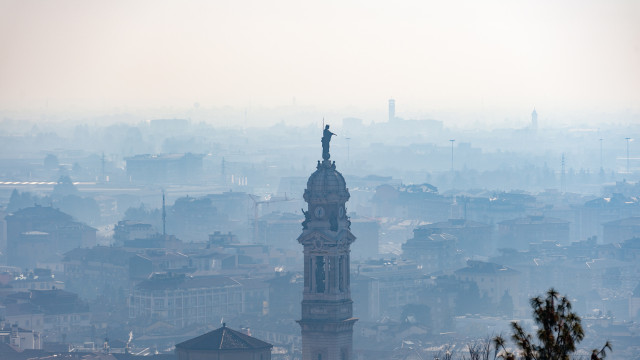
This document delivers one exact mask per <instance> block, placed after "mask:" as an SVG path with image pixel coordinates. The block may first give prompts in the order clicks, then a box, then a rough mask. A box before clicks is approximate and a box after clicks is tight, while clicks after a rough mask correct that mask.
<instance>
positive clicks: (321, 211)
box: [314, 206, 324, 219]
mask: <svg viewBox="0 0 640 360" xmlns="http://www.w3.org/2000/svg"><path fill="white" fill-rule="evenodd" d="M314 214H315V215H316V217H317V218H318V219H322V218H323V217H324V208H323V207H322V206H318V207H317V208H316V210H315V211H314Z"/></svg>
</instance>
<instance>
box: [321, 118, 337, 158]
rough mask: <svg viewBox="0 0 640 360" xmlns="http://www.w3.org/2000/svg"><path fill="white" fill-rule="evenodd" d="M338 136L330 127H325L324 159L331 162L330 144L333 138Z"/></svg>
mask: <svg viewBox="0 0 640 360" xmlns="http://www.w3.org/2000/svg"><path fill="white" fill-rule="evenodd" d="M334 135H335V136H337V135H336V134H334V133H332V132H331V131H329V125H326V126H325V127H324V131H323V132H322V159H324V160H329V158H330V157H331V155H330V154H329V142H330V141H331V136H334Z"/></svg>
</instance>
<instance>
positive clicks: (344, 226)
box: [298, 125, 357, 360]
mask: <svg viewBox="0 0 640 360" xmlns="http://www.w3.org/2000/svg"><path fill="white" fill-rule="evenodd" d="M327 127H328V125H327ZM327 138H328V139H330V138H331V135H330V136H327ZM322 145H323V159H324V161H323V162H322V163H320V161H318V166H317V170H316V171H315V172H314V173H313V174H311V176H310V177H309V180H308V182H307V188H306V189H305V191H304V200H305V202H306V203H307V205H308V207H307V211H304V209H303V210H302V212H303V213H304V215H305V220H304V222H303V223H302V234H301V235H300V236H299V237H298V242H299V243H300V244H301V245H302V246H303V247H304V249H303V253H304V291H303V295H302V319H300V320H298V324H300V327H301V332H302V359H304V360H307V359H309V360H311V359H313V360H316V359H322V360H342V359H351V354H352V350H353V325H354V324H355V322H356V321H357V319H356V318H354V317H353V301H352V300H351V287H350V274H349V268H350V253H351V250H350V245H351V243H353V241H355V236H354V235H353V234H352V233H351V229H350V228H351V221H350V220H349V217H348V216H347V215H346V206H345V204H346V202H347V201H348V200H349V197H350V195H349V189H347V186H346V183H345V180H344V177H343V176H342V174H341V173H340V172H338V171H337V170H336V168H335V163H333V162H331V161H329V156H328V155H329V154H328V152H329V151H328V141H327V144H326V145H327V147H326V149H325V137H323V142H322ZM325 150H326V151H325ZM325 155H326V156H325Z"/></svg>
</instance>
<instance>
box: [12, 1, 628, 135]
mask: <svg viewBox="0 0 640 360" xmlns="http://www.w3.org/2000/svg"><path fill="white" fill-rule="evenodd" d="M0 6H1V8H0V20H1V21H0V24H1V25H0V30H1V31H0V34H1V35H0V43H2V44H3V45H2V46H3V56H2V59H0V78H2V79H3V81H2V84H1V85H0V111H2V114H22V113H26V114H29V115H31V116H39V115H41V114H43V113H44V114H47V115H49V116H50V117H51V115H53V114H55V115H57V116H56V118H58V119H64V118H65V117H70V116H72V115H76V116H78V113H81V114H82V115H84V116H86V115H87V114H90V113H91V112H94V113H100V114H105V113H107V114H108V113H113V112H117V113H122V112H134V113H135V112H138V111H142V110H146V111H148V112H151V111H156V113H158V114H159V113H161V111H160V112H158V111H157V110H158V109H162V110H165V111H167V110H168V111H167V112H172V113H173V114H176V116H179V117H184V116H186V115H187V114H188V113H187V111H188V110H189V109H192V107H193V105H194V104H195V103H197V104H199V106H200V107H201V108H205V109H210V108H223V107H228V106H230V107H233V108H236V109H237V112H238V113H244V111H245V110H247V111H248V114H249V115H248V118H249V120H250V121H249V124H251V125H260V124H262V123H263V120H261V119H260V118H259V116H253V115H254V114H253V110H254V109H256V110H259V109H262V108H268V109H272V108H279V107H289V106H292V105H293V104H296V105H298V106H300V107H306V108H309V107H310V108H312V110H311V113H312V114H313V115H314V116H316V117H317V116H318V114H323V113H324V114H339V115H341V116H345V117H346V116H358V117H363V116H362V115H363V114H366V115H369V116H367V117H368V118H370V121H384V118H383V117H380V116H376V115H375V114H376V112H384V106H383V104H384V101H385V100H386V99H387V98H390V97H393V98H398V99H403V104H404V107H405V111H406V113H407V114H409V116H410V117H422V116H424V115H429V116H444V117H448V118H453V116H451V113H455V114H457V115H459V116H458V117H457V119H456V120H457V121H456V122H457V123H460V122H462V123H463V124H471V123H473V122H474V121H480V122H481V125H482V123H485V122H486V123H488V124H495V123H501V122H502V121H503V120H504V119H505V118H514V117H516V118H517V116H518V115H519V114H521V113H522V111H523V109H531V108H533V107H534V106H535V107H537V108H544V109H546V111H545V113H546V114H547V116H549V117H551V116H553V119H552V120H550V121H549V124H554V125H555V124H557V123H558V122H560V123H569V124H579V123H580V122H581V121H584V120H588V121H590V122H591V123H594V122H599V121H600V122H607V123H610V122H618V121H626V122H630V121H633V118H632V117H631V116H630V115H631V114H635V115H637V113H638V111H639V110H640V108H639V107H638V104H640V85H639V84H640V70H639V69H638V66H637V64H638V63H640V45H638V44H639V43H640V41H639V37H640V35H639V34H640V24H639V22H638V21H637V14H638V13H640V4H638V3H637V2H636V1H612V2H608V1H563V2H551V1H549V2H547V1H543V2H536V1H524V2H518V3H512V2H505V1H483V2H474V1H452V2H445V3H443V2H418V1H401V2H387V1H367V2H366V3H362V2H357V1H346V2H344V1H329V2H323V3H318V4H305V3H299V2H296V1H278V2H262V1H234V2H231V3H227V2H209V1H187V2H171V1H160V2H157V1H151V2H146V1H140V2H135V3H131V2H126V1H116V2H99V3H86V2H83V1H66V0H65V1H56V2H44V3H43V2H37V1H3V2H2V3H0ZM299 113H300V112H296V114H299ZM594 114H606V116H605V117H606V119H602V118H598V117H597V116H595V115H594ZM273 118H274V119H273V120H272V121H270V123H273V122H275V121H277V119H278V117H277V116H274V117H273ZM452 120H453V119H452ZM287 121H288V122H290V123H304V124H306V123H309V122H311V121H312V120H311V119H303V118H299V119H296V118H293V117H291V118H287Z"/></svg>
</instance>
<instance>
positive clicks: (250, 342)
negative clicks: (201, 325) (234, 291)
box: [176, 324, 273, 350]
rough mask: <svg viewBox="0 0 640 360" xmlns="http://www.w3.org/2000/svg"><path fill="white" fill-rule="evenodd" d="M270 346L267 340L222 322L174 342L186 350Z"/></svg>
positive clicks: (266, 347)
mask: <svg viewBox="0 0 640 360" xmlns="http://www.w3.org/2000/svg"><path fill="white" fill-rule="evenodd" d="M272 347H273V345H271V344H269V343H267V342H264V341H262V340H258V339H256V338H254V337H251V336H249V335H245V334H243V333H241V332H239V331H235V330H232V329H230V328H228V327H227V326H226V324H222V327H221V328H219V329H216V330H213V331H211V332H208V333H206V334H204V335H200V336H198V337H196V338H193V339H191V340H187V341H184V342H181V343H179V344H176V348H181V349H186V350H257V349H269V348H272Z"/></svg>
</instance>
